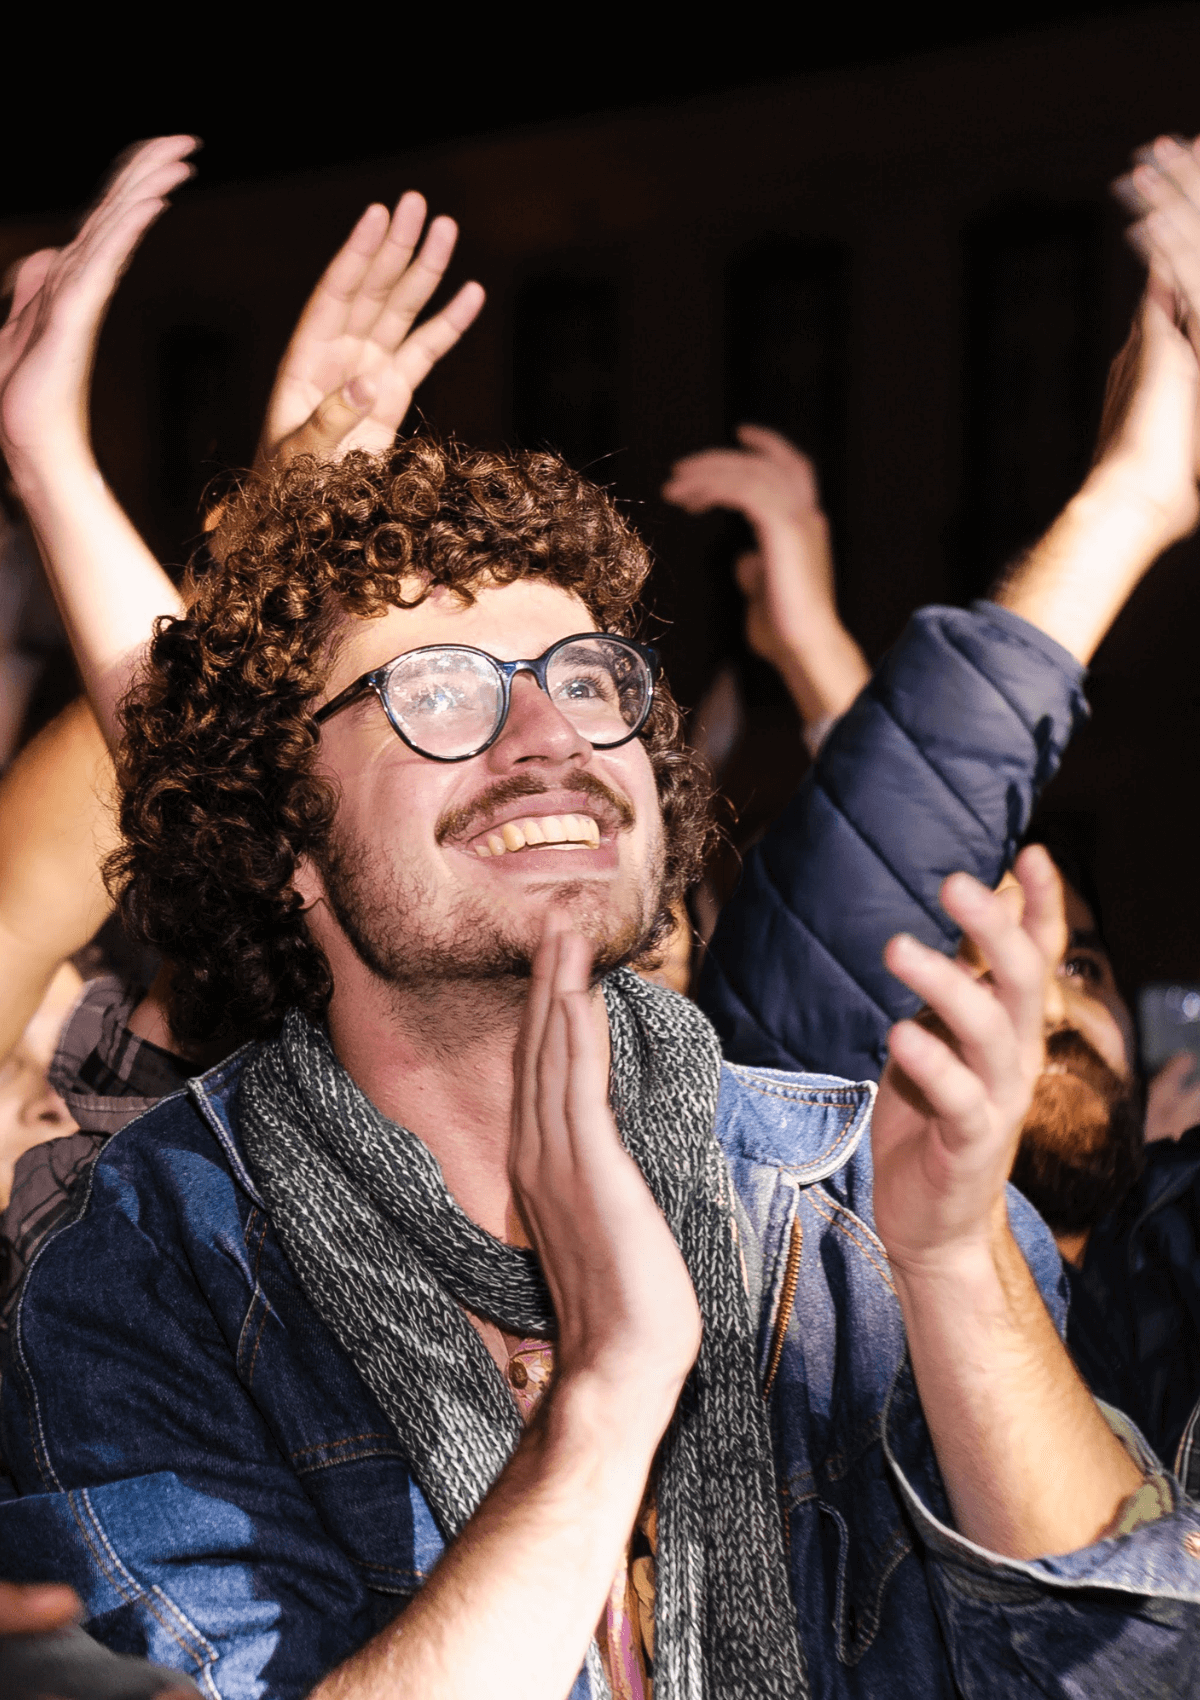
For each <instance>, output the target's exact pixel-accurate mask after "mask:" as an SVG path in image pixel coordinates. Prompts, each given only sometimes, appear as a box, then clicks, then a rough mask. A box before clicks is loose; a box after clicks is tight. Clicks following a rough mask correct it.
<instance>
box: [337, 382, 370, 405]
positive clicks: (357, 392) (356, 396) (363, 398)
mask: <svg viewBox="0 0 1200 1700" xmlns="http://www.w3.org/2000/svg"><path fill="white" fill-rule="evenodd" d="M342 399H343V400H344V401H345V402H346V404H347V406H349V407H352V408H353V409H354V411H355V412H356V413H365V412H366V411H367V409H368V408H369V407H370V405H371V403H372V402H373V401H374V400H375V387H374V385H373V384H370V383H368V382H367V380H366V378H351V379H350V382H349V383H348V384H343V385H342Z"/></svg>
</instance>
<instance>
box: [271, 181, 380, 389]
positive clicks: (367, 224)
mask: <svg viewBox="0 0 1200 1700" xmlns="http://www.w3.org/2000/svg"><path fill="white" fill-rule="evenodd" d="M388 223H389V221H388V210H387V208H386V207H385V206H383V205H381V204H380V203H379V202H375V203H374V204H373V205H372V206H369V207H367V209H366V210H365V212H363V213H362V215H361V217H360V218H359V220H358V222H357V223H356V224H355V226H354V228H353V230H352V231H351V232H350V234H349V236H348V237H347V238H346V240H345V241H344V242H343V243H342V245H341V247H340V248H339V249H338V251H337V253H336V254H335V255H334V256H333V258H332V260H330V262H329V264H328V265H327V266H326V267H325V270H324V271H323V272H322V273H321V276H320V277H319V279H318V280H317V286H316V288H315V289H314V290H313V292H312V294H311V295H310V296H309V298H308V300H307V301H306V302H305V304H304V309H303V311H302V312H301V314H300V317H299V319H298V320H297V321H296V329H295V330H294V331H293V332H292V340H291V343H290V344H289V347H288V356H286V357H285V363H286V360H287V359H288V358H290V356H291V354H292V351H293V349H295V348H296V347H297V345H298V344H301V343H302V342H304V341H306V340H308V339H310V338H311V339H313V340H314V341H317V342H328V341H332V340H334V338H336V337H339V336H341V335H342V334H343V333H344V332H345V330H346V327H347V324H348V322H349V318H350V310H351V306H352V304H353V302H354V299H355V297H356V295H357V293H358V290H359V287H360V285H361V284H362V281H363V279H364V278H365V277H366V275H367V272H368V271H369V270H370V266H371V262H372V260H373V259H374V258H375V255H376V254H377V253H378V252H379V249H380V248H381V247H382V245H383V242H384V240H385V238H386V236H387V233H388Z"/></svg>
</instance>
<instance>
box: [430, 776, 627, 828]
mask: <svg viewBox="0 0 1200 1700" xmlns="http://www.w3.org/2000/svg"><path fill="white" fill-rule="evenodd" d="M549 791H579V792H582V793H583V795H584V796H585V797H587V798H589V799H590V800H591V801H592V802H594V803H598V804H599V805H600V808H599V810H598V811H597V812H598V813H600V814H602V815H604V816H605V817H606V818H607V820H609V821H610V822H611V821H613V820H615V821H616V822H617V825H618V827H619V829H620V830H621V831H625V830H626V829H628V828H629V827H631V826H632V825H633V823H634V820H635V818H636V816H635V812H634V807H633V804H632V803H631V802H630V801H629V799H628V797H623V796H622V795H621V793H620V792H619V791H614V790H613V788H612V786H611V785H606V784H605V783H604V781H603V780H602V779H600V778H599V777H598V776H597V775H596V774H594V773H588V772H586V771H584V772H581V773H577V774H575V776H574V777H573V778H572V779H571V781H570V783H569V784H567V785H547V784H546V783H545V782H544V781H543V780H541V779H535V778H534V776H533V775H532V774H531V773H530V774H524V773H514V774H513V776H512V777H511V778H510V779H499V780H497V781H496V783H495V785H489V786H488V788H487V790H486V791H481V792H480V793H479V795H478V797H473V798H472V799H471V801H470V802H469V803H460V804H457V805H456V806H455V807H453V808H449V809H446V810H444V811H443V813H442V814H441V815H439V817H438V822H437V825H436V826H435V828H434V837H435V838H436V840H437V842H438V843H439V844H444V843H445V842H446V840H447V839H453V838H467V837H469V836H470V833H471V829H472V828H473V827H475V826H477V825H478V824H479V822H481V821H485V820H487V818H488V816H489V815H493V814H495V812H496V810H497V809H502V808H504V807H505V806H506V804H508V803H515V802H516V801H517V800H518V799H519V798H521V797H544V796H545V795H546V793H547V792H549Z"/></svg>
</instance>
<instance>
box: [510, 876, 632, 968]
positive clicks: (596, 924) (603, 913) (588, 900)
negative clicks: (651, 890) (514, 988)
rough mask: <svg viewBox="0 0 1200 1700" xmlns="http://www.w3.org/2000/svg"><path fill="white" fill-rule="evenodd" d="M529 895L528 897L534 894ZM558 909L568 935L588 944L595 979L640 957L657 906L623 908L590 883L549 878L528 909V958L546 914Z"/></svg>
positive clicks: (614, 897)
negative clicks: (578, 936)
mask: <svg viewBox="0 0 1200 1700" xmlns="http://www.w3.org/2000/svg"><path fill="white" fill-rule="evenodd" d="M534 895H535V894H534V893H530V896H531V897H532V896H534ZM552 908H553V909H560V910H562V911H563V913H564V914H565V915H566V916H567V918H568V920H569V922H570V925H571V927H572V929H573V931H575V932H577V933H580V934H581V935H582V936H583V937H584V938H585V939H587V940H588V942H589V943H590V944H591V946H592V949H593V951H594V953H595V964H594V973H595V976H596V978H599V977H600V976H601V975H604V974H608V973H611V971H612V970H613V969H614V968H621V967H623V966H624V965H625V964H626V963H628V962H632V961H634V960H635V959H636V958H637V957H639V956H640V955H642V953H643V952H644V951H645V950H646V948H647V945H648V944H649V942H650V940H651V936H652V934H653V932H654V930H655V929H654V922H655V918H656V914H657V909H658V905H657V904H655V906H654V908H653V909H651V911H650V913H649V914H647V913H646V906H645V905H644V903H642V902H641V901H634V902H627V903H624V904H622V903H621V902H620V901H619V899H618V897H617V894H616V893H615V892H614V891H613V890H612V889H611V887H609V888H607V889H606V888H605V887H603V886H600V885H598V883H597V882H596V881H594V880H582V879H575V880H554V881H553V882H549V881H548V882H547V883H546V885H544V886H539V887H538V888H537V892H536V902H535V903H533V904H532V905H530V910H532V912H530V910H527V911H526V913H527V916H528V922H527V926H526V927H525V928H523V929H522V930H523V931H524V932H525V936H526V940H527V949H528V954H529V960H530V961H531V962H532V960H533V956H534V953H535V952H536V950H537V947H538V944H539V942H540V940H541V936H542V929H543V927H544V925H545V918H546V914H547V911H548V910H550V909H552Z"/></svg>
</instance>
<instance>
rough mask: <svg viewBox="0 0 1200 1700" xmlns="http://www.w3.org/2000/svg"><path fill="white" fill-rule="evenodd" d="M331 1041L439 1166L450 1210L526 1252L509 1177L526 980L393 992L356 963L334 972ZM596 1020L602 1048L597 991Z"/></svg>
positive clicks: (435, 983)
mask: <svg viewBox="0 0 1200 1700" xmlns="http://www.w3.org/2000/svg"><path fill="white" fill-rule="evenodd" d="M334 985H335V990H334V995H333V998H332V1000H331V1002H330V1006H329V1034H330V1038H331V1040H332V1041H333V1048H334V1051H335V1052H336V1053H337V1057H338V1060H339V1061H340V1062H341V1064H342V1066H343V1068H344V1069H345V1070H346V1072H347V1073H348V1074H349V1075H350V1077H351V1079H352V1080H353V1081H354V1082H355V1084H356V1085H358V1086H360V1087H361V1088H362V1090H363V1091H364V1092H365V1093H366V1095H367V1097H368V1098H370V1100H371V1102H372V1103H373V1104H374V1105H375V1107H376V1108H377V1109H379V1110H381V1111H382V1112H383V1114H384V1115H385V1116H387V1117H389V1119H390V1120H392V1121H394V1122H399V1123H400V1124H401V1126H403V1127H406V1128H408V1130H409V1132H410V1133H414V1134H415V1135H416V1136H417V1138H418V1139H420V1140H422V1141H423V1143H424V1144H425V1145H427V1146H428V1147H429V1149H430V1151H432V1152H433V1155H434V1156H435V1157H436V1158H437V1160H438V1163H439V1164H440V1165H441V1170H442V1176H443V1178H444V1180H445V1182H446V1185H447V1187H448V1188H449V1190H450V1194H451V1196H452V1197H453V1198H454V1200H455V1201H456V1203H457V1204H458V1205H459V1206H460V1207H461V1208H462V1209H463V1210H465V1211H466V1213H467V1215H468V1216H469V1217H470V1218H471V1220H472V1221H474V1222H477V1223H478V1224H479V1226H480V1227H481V1228H486V1229H487V1231H488V1233H490V1234H495V1236H496V1237H497V1238H498V1239H502V1240H506V1241H508V1243H509V1244H511V1245H528V1244H529V1240H528V1236H527V1234H526V1232H525V1228H524V1224H523V1223H522V1221H521V1217H520V1214H519V1212H518V1211H517V1208H516V1205H515V1202H514V1199H513V1193H512V1187H511V1184H510V1182H509V1176H508V1153H509V1144H510V1140H511V1134H512V1115H513V1057H514V1053H515V1051H516V1047H517V1038H518V1034H519V1032H520V1026H521V1017H522V1015H523V1013H524V1009H525V1001H526V998H527V996H528V991H529V982H528V981H527V980H518V979H502V980H429V981H420V982H414V983H413V984H411V985H395V984H389V983H387V982H385V981H382V980H379V979H377V978H376V977H375V976H374V975H373V974H371V973H370V972H369V971H368V970H367V969H365V968H364V967H363V965H362V964H361V963H360V962H358V961H357V959H355V960H354V962H353V963H350V962H339V963H337V964H336V965H335V967H334ZM593 1006H594V1011H595V1019H596V1021H597V1024H598V1026H599V1028H600V1029H602V1031H603V1038H604V1044H605V1047H606V1048H607V1044H608V1015H607V1012H606V1010H605V1007H604V998H603V995H602V994H601V992H600V991H599V990H598V989H597V991H596V992H595V994H594V996H593Z"/></svg>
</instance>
